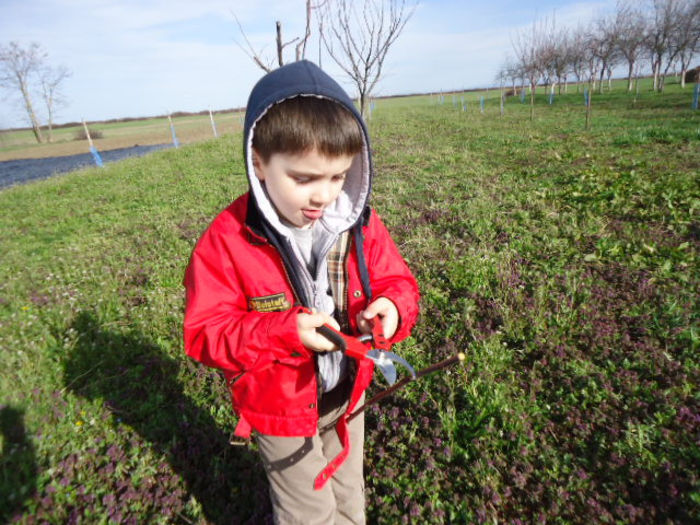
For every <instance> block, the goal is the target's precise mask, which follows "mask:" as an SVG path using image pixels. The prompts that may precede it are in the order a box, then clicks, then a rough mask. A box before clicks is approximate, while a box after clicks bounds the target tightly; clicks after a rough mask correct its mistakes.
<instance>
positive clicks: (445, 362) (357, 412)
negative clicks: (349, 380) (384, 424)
mask: <svg viewBox="0 0 700 525" xmlns="http://www.w3.org/2000/svg"><path fill="white" fill-rule="evenodd" d="M465 359H466V356H465V355H464V353H463V352H460V353H458V354H457V355H454V356H452V357H448V358H447V359H445V360H443V361H440V362H439V363H435V364H433V365H430V366H428V367H425V368H423V369H421V370H419V371H418V372H416V377H415V378H414V377H413V376H406V377H404V378H403V379H402V380H401V381H399V382H398V383H394V384H393V385H392V386H390V387H389V388H387V389H386V390H382V391H381V392H379V393H378V394H377V395H375V396H374V397H372V398H370V399H369V400H367V401H365V404H364V405H362V406H361V407H360V408H358V409H357V410H355V411H354V412H353V413H352V414H350V415H349V416H348V422H350V421H352V420H353V419H354V418H355V417H356V416H358V415H360V414H361V413H362V412H364V411H365V410H366V409H367V407H368V406H369V405H373V404H374V403H377V402H378V401H381V400H382V399H384V398H385V397H387V396H390V395H391V394H393V393H394V392H396V391H397V390H398V389H400V388H403V387H404V386H406V385H407V384H408V383H411V382H413V381H416V380H417V379H420V378H421V377H424V376H427V375H428V374H432V373H433V372H437V371H439V370H442V369H443V368H447V367H448V366H451V365H453V364H455V363H462V362H464V360H465Z"/></svg>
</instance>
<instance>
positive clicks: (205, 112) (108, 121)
mask: <svg viewBox="0 0 700 525" xmlns="http://www.w3.org/2000/svg"><path fill="white" fill-rule="evenodd" d="M699 67H700V66H699ZM637 78H639V79H644V78H651V75H650V74H644V75H639V76H638V77H637ZM610 80H611V81H613V82H615V81H621V80H625V81H626V80H627V76H615V75H613V76H612V77H611V78H610ZM605 82H607V79H606V80H605ZM587 83H588V81H587V80H581V81H576V80H570V81H567V82H566V84H567V85H569V86H575V85H576V84H587ZM517 86H518V87H521V84H517ZM543 86H544V84H542V83H539V84H537V87H538V88H539V87H543ZM512 87H513V86H512V83H508V84H506V85H504V89H506V90H510V89H512ZM498 89H500V86H496V85H491V86H481V87H476V88H466V89H451V90H441V91H430V92H425V93H396V94H393V95H381V96H376V97H372V99H373V100H386V99H390V98H406V97H426V96H430V95H437V94H443V95H454V94H457V93H473V92H477V91H489V90H498ZM353 100H355V98H353ZM245 110H246V106H241V107H235V108H225V109H214V108H211V112H212V114H214V115H216V114H217V113H236V112H245ZM208 114H209V109H208V108H207V109H201V110H198V111H180V110H178V111H173V112H171V113H162V114H159V115H144V116H140V117H132V116H128V117H115V118H109V119H102V120H85V123H86V124H111V123H115V122H131V121H136V120H152V119H159V118H168V115H170V116H171V117H173V118H177V117H186V116H195V115H208ZM82 122H83V121H82V120H80V121H78V120H75V121H68V122H57V123H54V125H53V128H54V129H61V128H69V127H72V126H80V125H82ZM46 127H47V126H46V125H45V124H42V126H41V128H42V129H44V128H46ZM31 129H32V128H31V126H23V127H15V128H0V133H2V132H10V131H31Z"/></svg>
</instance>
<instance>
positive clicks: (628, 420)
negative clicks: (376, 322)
mask: <svg viewBox="0 0 700 525" xmlns="http://www.w3.org/2000/svg"><path fill="white" fill-rule="evenodd" d="M573 91H574V92H571V93H570V94H568V95H562V96H557V97H556V100H555V102H554V104H552V105H549V104H548V103H547V99H546V97H545V96H544V95H538V97H537V100H536V107H535V118H534V120H533V121H530V119H529V108H528V106H527V105H523V104H520V101H519V99H518V98H509V99H508V100H507V102H506V106H505V112H504V115H503V116H501V115H500V111H499V105H498V100H497V98H495V97H493V96H491V97H489V99H488V100H487V102H486V107H485V111H484V113H483V114H482V113H481V112H480V111H479V108H478V104H477V103H476V100H477V99H476V98H469V99H468V100H469V102H468V107H467V111H466V112H463V111H461V108H456V107H454V106H453V104H452V99H451V95H446V97H445V103H444V104H437V103H436V98H435V97H433V98H431V97H412V98H399V99H392V100H379V101H378V102H377V106H376V108H375V110H374V113H373V115H372V120H371V123H370V131H371V134H372V137H373V147H374V150H375V161H376V179H375V184H374V197H373V205H374V206H375V207H376V208H377V209H378V211H379V213H380V215H381V216H382V217H383V218H384V220H385V222H386V223H387V225H388V227H389V229H390V231H391V232H392V234H393V236H394V238H395V240H396V241H397V244H398V245H399V247H400V249H401V251H402V253H403V254H404V256H405V257H406V259H407V260H408V262H409V265H410V266H411V268H412V269H413V271H414V272H415V274H416V276H417V278H418V281H419V283H420V286H421V292H422V300H421V301H422V302H421V311H422V314H421V317H420V320H419V323H418V325H417V327H416V329H415V331H414V334H413V337H412V338H410V339H409V340H408V341H406V342H404V343H402V344H401V345H400V346H399V347H397V348H396V349H395V350H396V351H397V352H398V353H400V354H402V355H404V356H405V357H406V358H407V359H408V360H409V361H410V362H412V363H413V364H414V366H415V367H416V368H418V367H422V366H426V365H427V364H429V363H432V362H435V361H437V360H440V359H444V358H446V357H448V356H450V355H454V354H455V353H456V352H458V351H464V352H465V353H466V355H467V361H466V363H465V365H464V366H463V367H461V368H453V369H450V370H449V371H447V372H444V373H440V374H437V375H434V376H431V377H429V378H427V379H423V380H421V381H420V382H418V383H415V384H412V385H410V386H409V387H407V388H406V389H405V390H404V391H402V393H401V394H400V395H397V396H395V397H392V398H388V399H387V400H386V401H385V402H383V403H382V404H380V405H379V406H377V407H375V408H374V409H372V410H370V411H369V412H368V417H367V441H366V452H365V457H366V478H367V490H366V495H367V509H368V520H369V522H370V523H386V524H394V523H494V524H495V523H690V522H697V521H698V520H700V483H699V480H698V473H700V450H699V449H698V428H700V425H699V418H700V416H699V413H698V409H699V407H700V398H699V393H698V384H699V383H700V374H699V372H698V350H699V346H700V344H699V343H700V334H699V333H698V317H697V314H698V304H697V290H698V265H697V254H698V247H699V233H698V232H699V224H698V213H699V207H700V191H699V188H700V184H698V173H699V172H700V111H692V110H691V109H690V103H691V100H692V90H691V87H689V88H686V89H685V90H681V89H680V87H679V86H678V85H677V84H670V85H668V86H667V91H666V93H664V94H663V95H662V94H656V93H652V92H650V91H648V90H647V89H646V87H645V88H644V89H643V90H642V91H641V92H640V96H639V97H638V99H637V101H636V102H635V101H634V95H633V94H627V93H626V92H625V91H624V90H622V89H619V88H617V89H615V90H613V91H612V92H611V93H606V94H604V95H598V94H594V97H593V121H592V126H591V129H590V130H589V131H584V122H585V114H584V107H583V104H582V96H581V94H576V93H575V89H574V90H573ZM492 95H493V93H492ZM467 96H474V97H476V95H472V94H468V95H467ZM459 97H460V95H458V96H457V100H458V101H460V98H459ZM240 144H241V137H240V134H236V133H234V134H229V135H226V136H224V137H222V138H220V139H218V140H208V141H205V142H201V143H197V144H191V145H187V146H185V147H182V148H180V149H178V150H168V151H161V152H157V153H153V154H151V155H149V156H147V157H144V158H140V159H129V160H125V161H123V162H120V163H116V164H111V165H108V166H106V167H105V168H104V169H101V170H100V169H87V170H82V171H79V172H75V173H72V174H69V175H65V176H60V177H55V178H53V179H50V180H45V181H41V182H37V183H33V184H29V185H24V186H18V187H13V188H9V189H6V190H3V191H1V192H0V209H1V210H2V211H1V212H0V231H1V232H2V234H1V236H0V253H1V254H2V265H0V345H1V347H2V348H1V351H2V360H3V363H4V369H3V370H4V372H3V374H2V375H1V376H0V403H1V405H0V417H1V419H0V425H1V427H0V431H1V434H0V436H1V437H0V440H1V441H0V443H1V444H2V459H1V460H0V461H1V464H0V467H1V468H0V521H2V520H4V519H8V520H10V521H13V520H15V521H19V522H27V523H33V522H50V523H67V522H76V523H79V522H81V523H93V522H95V523H108V522H115V523H120V522H128V521H129V520H131V521H132V522H135V523H143V522H163V523H165V522H174V523H199V522H211V523H231V522H248V523H263V522H264V520H265V518H266V516H268V513H269V504H268V496H267V488H266V482H265V478H264V473H263V472H262V469H261V468H260V466H259V464H258V461H257V458H256V455H255V450H254V447H253V446H252V445H251V446H248V447H246V446H232V445H230V444H229V436H230V434H231V432H232V430H233V428H234V426H235V423H236V421H235V418H234V416H233V415H232V413H231V410H230V405H229V399H228V395H227V393H226V388H225V386H224V383H223V380H222V378H221V377H220V376H219V374H218V373H217V372H215V371H211V370H207V369H204V368H202V367H200V366H199V365H197V364H196V363H194V362H192V361H190V360H189V359H187V358H186V357H185V356H184V353H183V348H182V341H181V323H182V310H183V289H182V286H181V279H182V275H183V271H184V268H185V265H186V264H187V260H188V257H189V254H190V251H191V249H192V247H193V245H194V242H195V241H196V239H197V238H198V236H199V234H200V233H201V231H202V230H203V229H204V228H205V227H206V226H207V224H208V223H209V221H210V220H211V219H212V217H213V216H214V215H215V214H216V213H217V212H218V211H219V210H221V209H222V208H223V207H225V206H226V205H227V203H228V202H230V200H232V199H233V198H234V197H235V196H237V195H238V194H240V193H241V192H243V191H245V189H246V187H247V183H246V179H245V175H244V166H243V162H242V156H241V151H240ZM378 386H379V385H377V386H375V387H373V388H374V389H375V391H376V389H377V387H378Z"/></svg>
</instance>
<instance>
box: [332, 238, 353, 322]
mask: <svg viewBox="0 0 700 525" xmlns="http://www.w3.org/2000/svg"><path fill="white" fill-rule="evenodd" d="M349 248H350V232H349V231H344V232H343V233H341V234H340V236H339V237H338V240H337V241H336V242H335V244H334V245H333V247H332V248H331V249H330V251H329V252H328V256H327V257H326V259H327V261H328V283H329V284H330V287H331V292H332V294H333V301H334V302H335V312H334V313H333V317H335V320H336V321H338V324H339V325H340V330H341V332H344V333H348V331H349V329H350V324H349V322H348V296H347V287H348V275H347V271H346V268H345V262H346V261H347V258H348V253H350V250H349Z"/></svg>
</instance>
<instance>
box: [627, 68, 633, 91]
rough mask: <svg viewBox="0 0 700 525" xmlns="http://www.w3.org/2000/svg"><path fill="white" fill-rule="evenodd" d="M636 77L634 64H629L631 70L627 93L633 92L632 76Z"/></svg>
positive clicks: (628, 75)
mask: <svg viewBox="0 0 700 525" xmlns="http://www.w3.org/2000/svg"><path fill="white" fill-rule="evenodd" d="M633 75H634V62H633V61H632V62H630V63H629V69H628V70H627V92H628V93H630V92H631V91H632V76H633Z"/></svg>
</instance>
